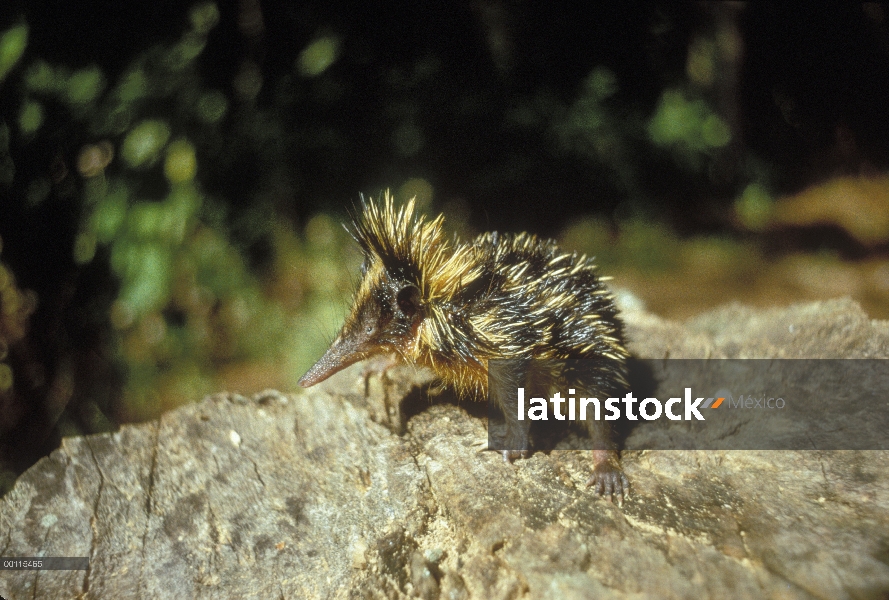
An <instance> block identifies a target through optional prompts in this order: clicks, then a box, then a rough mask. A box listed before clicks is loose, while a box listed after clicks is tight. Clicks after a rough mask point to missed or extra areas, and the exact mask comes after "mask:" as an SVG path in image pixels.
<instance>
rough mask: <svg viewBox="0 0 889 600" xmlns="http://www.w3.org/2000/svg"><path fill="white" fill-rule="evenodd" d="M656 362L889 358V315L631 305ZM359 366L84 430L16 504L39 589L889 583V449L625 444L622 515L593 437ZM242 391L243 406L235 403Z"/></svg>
mask: <svg viewBox="0 0 889 600" xmlns="http://www.w3.org/2000/svg"><path fill="white" fill-rule="evenodd" d="M625 320H626V322H627V326H628V337H629V339H630V347H631V350H632V351H633V353H634V354H635V355H636V356H640V357H648V358H660V357H674V358H678V357H685V358H703V357H714V358H723V357H738V358H754V357H796V358H803V357H806V358H829V357H830V358H835V357H856V358H889V323H887V322H879V321H871V320H870V319H868V318H867V316H866V315H865V314H864V313H863V312H862V311H861V309H860V308H859V307H858V305H857V304H855V303H854V302H852V301H850V300H836V301H829V302H821V303H815V304H807V305H799V306H792V307H788V308H783V309H770V310H753V309H749V308H745V307H741V306H726V307H723V308H721V309H718V310H716V311H713V312H710V313H707V314H705V315H701V316H699V317H696V318H694V319H692V320H690V321H688V322H686V323H676V322H670V321H666V320H663V319H660V318H658V317H656V316H654V315H651V314H647V313H644V312H641V311H627V312H626V313H625ZM425 382H428V375H425V374H423V373H416V372H415V371H413V370H412V369H407V368H399V369H394V370H392V371H390V372H388V373H387V374H386V375H384V376H376V375H373V376H365V375H364V373H363V372H362V367H361V366H360V365H358V366H356V367H354V368H352V369H350V370H347V371H346V372H344V373H342V374H341V375H339V376H337V377H335V378H333V379H331V380H329V381H328V382H326V383H325V384H324V385H321V386H318V387H317V388H313V389H311V390H308V391H307V392H305V393H301V394H295V395H284V394H280V393H277V392H266V393H263V394H259V395H257V396H255V397H253V398H251V399H248V401H247V402H243V397H237V396H235V395H229V394H218V395H215V396H212V397H209V398H207V399H205V400H204V401H203V402H201V403H199V404H195V405H192V406H187V407H183V408H180V409H177V410H175V411H172V412H170V413H167V414H165V415H164V416H163V417H162V418H161V419H160V420H159V421H157V422H153V423H147V424H143V425H138V426H124V427H122V428H121V430H120V431H119V432H118V433H115V434H113V435H96V436H88V437H80V438H66V439H65V440H64V441H63V444H62V447H61V448H60V449H59V450H57V451H55V452H54V453H53V454H52V455H51V456H49V457H47V458H44V459H43V460H41V461H40V462H39V463H37V464H36V465H34V467H32V468H31V469H30V470H29V471H28V472H26V473H25V474H24V475H22V477H20V478H19V480H18V481H17V482H16V485H15V487H14V488H13V490H12V491H11V492H10V493H9V494H8V495H7V496H6V497H5V498H3V499H2V500H0V555H2V556H6V557H9V556H34V555H44V556H89V557H90V559H91V566H90V569H89V570H88V571H0V595H2V596H3V597H4V598H7V599H20V598H74V597H83V598H109V599H111V598H114V599H118V598H346V597H367V598H403V597H418V598H424V599H434V598H442V599H454V600H457V599H462V598H467V599H468V598H518V597H522V598H695V599H697V598H781V599H788V598H850V599H853V598H854V599H859V598H885V597H887V594H889V452H884V451H831V452H828V451H680V450H676V451H653V450H637V451H625V452H624V453H623V457H622V458H623V464H624V468H625V470H626V472H627V475H628V476H629V478H630V480H631V486H632V488H631V489H632V495H631V496H630V498H629V499H628V500H627V502H625V503H624V506H623V507H622V508H619V507H617V506H615V505H613V504H611V503H610V502H608V501H606V500H603V499H601V498H599V497H597V496H595V495H593V494H592V493H591V492H590V491H589V490H587V489H586V488H585V486H584V482H585V481H586V479H587V477H588V474H589V467H590V462H591V461H590V458H589V456H588V453H586V452H582V451H553V452H549V453H543V452H538V453H535V454H533V455H532V456H531V458H529V459H528V460H524V461H517V463H516V464H515V465H508V464H505V463H504V462H503V461H502V460H501V458H500V456H499V455H498V454H497V453H494V452H485V451H483V449H484V447H485V444H486V441H487V434H486V428H485V421H484V419H483V418H482V416H483V415H484V407H483V406H481V405H475V404H471V403H467V402H457V401H456V400H455V399H453V397H452V396H449V395H448V394H447V393H444V394H442V395H441V396H440V397H439V398H437V399H436V398H434V397H432V398H431V399H430V397H431V396H434V395H435V394H434V393H427V391H425V390H426V389H427V387H426V386H423V385H421V384H422V383H425ZM238 400H241V401H238Z"/></svg>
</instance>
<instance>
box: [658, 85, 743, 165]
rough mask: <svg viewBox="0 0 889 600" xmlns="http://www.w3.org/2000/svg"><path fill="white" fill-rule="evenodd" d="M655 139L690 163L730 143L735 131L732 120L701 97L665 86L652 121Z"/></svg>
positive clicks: (695, 162) (694, 162)
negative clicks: (732, 127)
mask: <svg viewBox="0 0 889 600" xmlns="http://www.w3.org/2000/svg"><path fill="white" fill-rule="evenodd" d="M648 135H649V137H650V139H651V141H652V142H653V143H654V144H655V145H657V146H660V147H663V148H670V149H672V150H673V151H674V152H676V154H677V156H678V157H679V158H680V159H681V160H684V161H686V162H687V163H689V164H697V162H698V161H699V160H700V158H701V156H702V155H706V154H709V153H710V152H711V151H712V150H714V149H716V148H722V147H723V146H725V145H727V144H728V143H729V142H730V141H731V139H732V134H731V130H730V129H729V126H728V124H726V122H725V121H724V120H723V119H722V118H721V117H720V116H719V115H718V114H717V113H716V112H714V111H713V109H712V108H711V107H710V106H709V105H708V104H707V103H706V102H705V101H704V100H703V99H701V98H688V97H687V96H686V94H684V93H683V92H682V91H680V90H677V89H667V90H664V92H663V94H662V95H661V100H660V102H659V103H658V107H657V110H656V111H655V113H654V115H653V116H652V117H651V120H650V121H649V123H648Z"/></svg>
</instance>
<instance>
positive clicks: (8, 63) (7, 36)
mask: <svg viewBox="0 0 889 600" xmlns="http://www.w3.org/2000/svg"><path fill="white" fill-rule="evenodd" d="M27 45H28V24H27V23H20V24H19V25H14V26H12V27H10V28H9V29H7V30H6V31H4V32H3V33H0V81H3V80H4V79H5V78H6V75H8V74H9V72H10V71H11V70H12V68H13V67H14V66H15V65H16V63H18V61H19V59H21V57H22V55H23V54H24V53H25V47H27Z"/></svg>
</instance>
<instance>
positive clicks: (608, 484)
mask: <svg viewBox="0 0 889 600" xmlns="http://www.w3.org/2000/svg"><path fill="white" fill-rule="evenodd" d="M586 485H587V487H591V486H592V488H593V491H595V492H596V493H597V494H598V495H600V496H605V497H606V498H607V499H608V500H609V501H610V500H612V498H615V497H616V498H617V504H618V506H623V503H624V498H627V497H629V496H630V481H629V480H628V479H627V476H626V475H624V473H623V471H621V470H620V468H618V467H615V466H614V465H613V464H611V463H610V461H606V462H601V463H599V464H597V465H596V466H595V467H594V468H593V474H592V475H591V476H590V478H589V480H588V481H587V482H586Z"/></svg>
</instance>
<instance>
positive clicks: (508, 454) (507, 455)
mask: <svg viewBox="0 0 889 600" xmlns="http://www.w3.org/2000/svg"><path fill="white" fill-rule="evenodd" d="M530 454H531V453H530V452H528V451H527V450H503V462H505V463H507V464H510V465H511V464H512V461H514V460H515V459H517V458H528V456H530Z"/></svg>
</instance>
